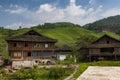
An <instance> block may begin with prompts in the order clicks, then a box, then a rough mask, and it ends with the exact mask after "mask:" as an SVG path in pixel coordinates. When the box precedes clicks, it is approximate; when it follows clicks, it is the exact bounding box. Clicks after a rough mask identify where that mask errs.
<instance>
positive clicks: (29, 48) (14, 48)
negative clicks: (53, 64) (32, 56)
mask: <svg viewBox="0 0 120 80" xmlns="http://www.w3.org/2000/svg"><path fill="white" fill-rule="evenodd" d="M53 49H54V48H33V47H28V48H25V47H12V48H8V50H9V51H13V50H16V51H17V50H23V51H29V50H31V51H32V50H35V51H42V50H50V51H51V50H53Z"/></svg>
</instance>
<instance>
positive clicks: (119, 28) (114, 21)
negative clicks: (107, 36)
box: [84, 15, 120, 34]
mask: <svg viewBox="0 0 120 80" xmlns="http://www.w3.org/2000/svg"><path fill="white" fill-rule="evenodd" d="M84 27H85V28H86V29H89V30H92V31H97V32H101V31H102V30H109V31H111V32H115V33H119V34H120V15H117V16H111V17H108V18H104V19H101V20H98V21H95V22H93V23H90V24H86V25H84Z"/></svg>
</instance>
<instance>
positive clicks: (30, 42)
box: [6, 30, 57, 65]
mask: <svg viewBox="0 0 120 80" xmlns="http://www.w3.org/2000/svg"><path fill="white" fill-rule="evenodd" d="M6 41H7V46H8V52H9V56H10V59H11V60H12V61H14V63H15V61H17V62H16V64H15V65H17V64H21V65H23V64H22V63H23V62H22V61H24V62H25V61H26V63H28V61H33V60H36V62H38V61H37V60H40V59H52V55H53V54H54V46H55V43H56V42H57V40H55V39H51V38H48V37H46V36H43V35H41V34H39V33H38V32H36V31H34V30H30V31H28V32H26V33H24V34H22V35H20V36H14V37H7V38H6ZM18 61H19V62H20V61H21V62H20V63H19V62H18ZM29 63H30V62H29ZM28 65H30V64H28Z"/></svg>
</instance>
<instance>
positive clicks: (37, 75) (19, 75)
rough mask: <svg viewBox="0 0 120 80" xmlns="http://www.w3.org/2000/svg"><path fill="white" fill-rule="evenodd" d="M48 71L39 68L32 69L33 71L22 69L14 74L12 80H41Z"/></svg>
mask: <svg viewBox="0 0 120 80" xmlns="http://www.w3.org/2000/svg"><path fill="white" fill-rule="evenodd" d="M46 72H47V71H46V70H43V69H41V70H40V69H38V68H32V69H20V70H19V71H17V72H15V73H13V74H12V76H11V78H12V79H16V80H18V79H23V80H28V79H32V80H41V77H42V76H43V74H44V73H46Z"/></svg>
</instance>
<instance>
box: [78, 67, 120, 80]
mask: <svg viewBox="0 0 120 80" xmlns="http://www.w3.org/2000/svg"><path fill="white" fill-rule="evenodd" d="M77 80H120V67H98V66H94V67H92V66H90V67H88V68H87V70H86V71H85V72H83V74H82V75H81V76H79V77H78V78H77Z"/></svg>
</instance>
